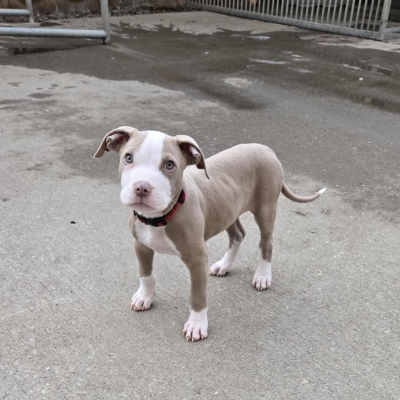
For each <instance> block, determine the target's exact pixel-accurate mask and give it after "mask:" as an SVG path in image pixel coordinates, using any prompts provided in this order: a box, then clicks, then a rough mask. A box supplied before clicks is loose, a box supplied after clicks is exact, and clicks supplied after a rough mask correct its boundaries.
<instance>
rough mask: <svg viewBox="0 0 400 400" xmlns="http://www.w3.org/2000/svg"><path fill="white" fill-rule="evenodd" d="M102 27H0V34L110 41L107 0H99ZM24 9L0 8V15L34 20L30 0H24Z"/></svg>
mask: <svg viewBox="0 0 400 400" xmlns="http://www.w3.org/2000/svg"><path fill="white" fill-rule="evenodd" d="M100 3H101V19H102V28H103V29H99V30H97V29H55V28H18V27H0V36H30V37H61V38H87V39H103V43H109V42H110V25H109V22H108V0H100ZM25 4H26V9H6V8H0V16H19V17H20V16H26V17H29V22H31V23H32V22H34V19H33V8H32V0H25Z"/></svg>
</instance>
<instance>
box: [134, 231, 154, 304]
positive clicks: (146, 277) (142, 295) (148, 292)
mask: <svg viewBox="0 0 400 400" xmlns="http://www.w3.org/2000/svg"><path fill="white" fill-rule="evenodd" d="M135 253H136V257H137V259H138V262H139V276H140V286H139V289H138V290H137V292H136V293H135V294H134V295H133V296H132V300H131V308H132V309H133V310H136V311H144V310H148V309H149V308H150V307H151V303H152V302H153V300H154V297H155V295H156V277H155V276H154V274H153V258H154V251H153V250H152V249H150V248H148V247H147V246H145V245H144V244H142V243H140V242H138V241H137V240H136V239H135Z"/></svg>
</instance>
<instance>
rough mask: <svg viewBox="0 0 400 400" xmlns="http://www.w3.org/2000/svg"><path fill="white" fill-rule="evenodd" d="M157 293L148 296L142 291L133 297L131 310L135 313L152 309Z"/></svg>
mask: <svg viewBox="0 0 400 400" xmlns="http://www.w3.org/2000/svg"><path fill="white" fill-rule="evenodd" d="M155 296H156V294H155V293H153V294H150V295H146V294H145V293H143V292H142V291H141V290H140V289H139V290H138V291H137V292H136V293H135V294H134V295H133V296H132V300H131V309H132V310H135V311H145V310H148V309H149V308H150V307H151V304H152V303H153V300H154V297H155Z"/></svg>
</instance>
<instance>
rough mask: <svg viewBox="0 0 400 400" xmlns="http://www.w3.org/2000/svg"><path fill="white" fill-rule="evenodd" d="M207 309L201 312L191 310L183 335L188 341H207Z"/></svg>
mask: <svg viewBox="0 0 400 400" xmlns="http://www.w3.org/2000/svg"><path fill="white" fill-rule="evenodd" d="M207 328H208V320H207V308H205V309H204V310H201V311H199V312H196V311H193V310H190V317H189V319H188V321H187V322H186V324H185V325H184V327H183V335H185V336H186V339H187V340H191V341H192V342H195V341H197V340H200V339H205V338H206V337H207V335H208V333H207Z"/></svg>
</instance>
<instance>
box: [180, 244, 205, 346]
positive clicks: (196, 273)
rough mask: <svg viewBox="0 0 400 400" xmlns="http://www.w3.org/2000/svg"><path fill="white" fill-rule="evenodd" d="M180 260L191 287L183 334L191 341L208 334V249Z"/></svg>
mask: <svg viewBox="0 0 400 400" xmlns="http://www.w3.org/2000/svg"><path fill="white" fill-rule="evenodd" d="M182 261H183V262H184V263H185V264H186V266H187V267H188V268H189V272H190V280H191V289H190V316H189V319H188V321H187V322H186V324H185V326H184V327H183V334H184V335H186V339H187V340H191V341H192V342H194V341H196V340H199V339H205V338H206V337H207V335H208V333H207V329H208V319H207V277H208V251H207V248H206V246H205V245H204V249H202V250H201V251H199V252H197V254H196V255H194V254H193V253H192V254H191V255H190V258H183V257H182Z"/></svg>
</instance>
